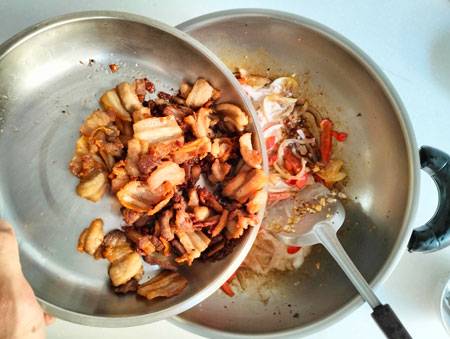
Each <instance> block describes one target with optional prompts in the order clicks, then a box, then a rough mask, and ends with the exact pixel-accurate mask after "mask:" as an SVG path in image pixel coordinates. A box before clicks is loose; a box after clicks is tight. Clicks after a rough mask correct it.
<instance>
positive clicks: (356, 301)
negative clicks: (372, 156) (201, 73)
mask: <svg viewBox="0 0 450 339" xmlns="http://www.w3.org/2000/svg"><path fill="white" fill-rule="evenodd" d="M237 17H243V18H250V17H252V18H255V17H266V18H274V19H277V20H281V21H286V22H288V23H293V24H298V25H301V26H304V27H306V28H308V29H311V30H313V31H314V32H316V33H318V34H320V35H322V36H324V37H325V38H326V39H328V40H330V41H332V42H333V43H335V44H336V45H338V46H339V47H340V48H342V49H344V50H345V51H346V52H347V53H349V54H350V55H351V56H352V57H354V58H355V59H356V60H357V62H359V63H360V64H361V65H362V66H363V67H364V68H365V69H366V71H367V72H368V73H369V74H370V76H371V77H372V78H373V79H374V80H375V81H376V82H377V84H378V85H379V86H380V88H381V89H382V90H383V93H384V95H385V96H386V98H387V99H388V100H389V102H390V104H391V106H392V108H393V110H394V111H395V114H396V117H397V120H398V121H399V123H400V127H401V131H402V133H403V137H404V139H405V144H406V147H407V152H408V154H407V157H408V160H409V166H408V167H409V168H408V170H409V173H408V175H409V193H408V200H407V208H406V209H405V212H404V217H403V222H402V225H401V228H400V232H399V234H398V237H397V240H396V241H395V243H394V245H393V248H392V250H391V253H390V254H389V256H388V259H387V260H386V262H385V263H384V265H383V266H382V267H381V269H380V270H379V272H378V273H377V274H376V276H375V277H374V278H373V279H372V280H371V281H370V285H371V286H372V287H373V288H375V289H376V288H377V287H379V286H380V285H381V284H382V283H383V282H384V281H386V279H387V278H388V277H389V276H390V274H391V273H392V271H393V270H394V268H395V266H396V265H397V264H398V262H399V261H400V258H401V256H402V255H403V254H404V253H405V252H406V244H407V242H408V239H409V235H410V233H411V231H412V229H413V226H412V222H413V220H414V218H415V213H416V209H417V204H418V196H419V189H420V187H419V168H420V163H419V157H418V152H417V149H418V148H417V145H416V139H415V136H414V132H413V129H412V125H411V122H410V120H409V117H408V114H407V111H406V108H405V107H404V105H403V103H402V101H401V99H400V97H399V95H398V93H397V91H396V90H395V88H394V87H393V85H392V83H391V82H390V80H389V79H388V77H387V76H386V75H385V74H384V72H383V71H382V70H381V68H380V67H379V66H378V65H377V64H376V63H375V62H374V61H373V60H372V59H371V58H370V57H369V56H368V55H367V54H366V53H365V52H364V51H363V50H362V49H361V48H359V47H358V46H357V45H356V44H354V43H353V42H352V41H350V40H349V39H347V38H346V37H344V36H343V35H341V34H340V33H338V32H336V31H334V30H332V29H331V28H329V27H327V26H325V25H323V24H321V23H319V22H317V21H315V20H311V19H309V18H306V17H303V16H300V15H296V14H292V13H288V12H284V11H278V10H271V9H260V8H243V9H232V10H224V11H217V12H213V13H209V14H205V15H202V16H198V17H196V18H193V19H190V20H187V21H185V22H183V23H181V24H179V25H177V26H176V28H178V29H180V30H182V31H184V32H187V33H189V31H191V30H195V29H196V28H198V27H203V26H205V25H208V24H210V23H214V22H218V21H223V20H226V19H231V18H237ZM363 303H364V301H363V299H362V297H361V296H359V295H355V297H354V298H352V299H351V300H350V301H349V302H348V303H347V304H345V305H344V306H343V307H341V308H340V309H339V310H337V311H335V312H333V313H332V314H330V315H328V316H326V317H324V318H323V319H321V320H318V321H315V322H312V323H310V324H308V325H306V326H303V327H300V328H293V329H287V330H279V331H272V332H266V333H236V332H227V331H224V330H218V329H215V328H211V327H208V326H206V325H202V324H198V323H195V322H193V321H190V320H188V319H185V318H183V315H182V314H181V315H178V316H176V317H174V318H172V319H170V320H169V321H170V322H171V323H172V324H174V325H176V326H179V327H181V328H183V329H185V330H188V331H190V332H193V333H196V334H199V335H202V336H207V337H215V338H225V337H226V338H243V337H264V338H274V337H284V336H286V337H287V336H292V335H296V336H298V335H301V336H306V335H311V334H313V333H315V332H318V331H320V330H323V329H325V328H327V327H329V326H331V325H332V324H334V323H337V322H338V321H339V320H341V319H343V318H344V317H346V316H348V315H349V314H350V313H351V312H353V311H355V310H356V309H357V308H359V307H361V305H363Z"/></svg>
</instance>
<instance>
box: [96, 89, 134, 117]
mask: <svg viewBox="0 0 450 339" xmlns="http://www.w3.org/2000/svg"><path fill="white" fill-rule="evenodd" d="M100 106H102V108H103V109H104V110H105V111H110V112H113V113H114V114H115V116H116V117H117V118H119V119H120V120H123V121H131V117H130V114H129V113H128V112H127V110H126V109H125V107H123V105H122V102H121V101H120V98H119V95H118V94H117V92H116V90H115V89H111V90H109V91H106V92H105V93H104V94H103V95H102V96H101V97H100Z"/></svg>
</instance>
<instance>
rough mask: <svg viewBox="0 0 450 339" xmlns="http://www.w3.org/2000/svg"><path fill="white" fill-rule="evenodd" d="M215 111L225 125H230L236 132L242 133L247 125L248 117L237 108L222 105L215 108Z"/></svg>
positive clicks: (226, 104) (227, 104)
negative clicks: (221, 117)
mask: <svg viewBox="0 0 450 339" xmlns="http://www.w3.org/2000/svg"><path fill="white" fill-rule="evenodd" d="M215 111H216V112H217V113H218V114H219V115H221V116H223V120H224V121H225V122H226V123H230V124H231V125H232V126H233V127H234V128H235V129H236V130H237V131H240V132H242V131H243V130H244V129H245V127H246V126H247V125H248V116H247V114H246V113H245V112H244V111H243V110H241V109H240V108H239V107H238V106H236V105H233V104H229V103H224V104H219V105H217V106H216V107H215Z"/></svg>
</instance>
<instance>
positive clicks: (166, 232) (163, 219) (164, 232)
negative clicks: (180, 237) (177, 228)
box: [159, 209, 174, 241]
mask: <svg viewBox="0 0 450 339" xmlns="http://www.w3.org/2000/svg"><path fill="white" fill-rule="evenodd" d="M172 217H173V210H171V209H169V210H165V211H164V212H162V214H161V216H160V218H159V225H160V227H161V237H163V238H164V239H166V240H167V241H171V240H173V238H174V232H173V229H172V226H171V224H170V220H171V219H172Z"/></svg>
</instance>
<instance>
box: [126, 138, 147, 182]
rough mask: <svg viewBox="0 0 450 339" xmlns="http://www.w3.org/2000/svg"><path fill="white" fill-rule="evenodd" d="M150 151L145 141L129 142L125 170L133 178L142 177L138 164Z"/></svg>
mask: <svg viewBox="0 0 450 339" xmlns="http://www.w3.org/2000/svg"><path fill="white" fill-rule="evenodd" d="M148 150H149V144H148V143H147V142H145V141H141V140H138V139H136V138H132V139H131V140H129V141H128V150H127V157H126V159H125V169H126V170H127V173H128V175H129V176H130V177H132V178H137V177H139V176H140V174H141V172H140V171H139V166H138V162H139V159H140V157H141V155H143V154H146V153H147V152H148Z"/></svg>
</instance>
